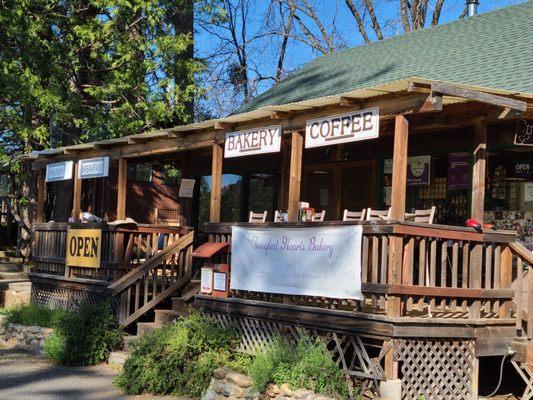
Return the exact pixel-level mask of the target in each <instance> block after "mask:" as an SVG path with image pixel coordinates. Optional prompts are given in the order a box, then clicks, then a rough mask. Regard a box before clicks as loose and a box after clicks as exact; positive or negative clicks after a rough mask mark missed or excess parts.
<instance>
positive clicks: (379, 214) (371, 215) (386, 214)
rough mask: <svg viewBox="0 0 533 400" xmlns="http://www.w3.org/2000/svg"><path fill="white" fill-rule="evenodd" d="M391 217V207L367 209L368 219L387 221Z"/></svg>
mask: <svg viewBox="0 0 533 400" xmlns="http://www.w3.org/2000/svg"><path fill="white" fill-rule="evenodd" d="M389 219H390V207H389V208H388V209H387V210H372V209H371V208H367V209H366V220H367V221H387V220H389Z"/></svg>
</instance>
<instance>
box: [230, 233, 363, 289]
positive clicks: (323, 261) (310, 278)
mask: <svg viewBox="0 0 533 400" xmlns="http://www.w3.org/2000/svg"><path fill="white" fill-rule="evenodd" d="M362 236H363V227H362V226H361V225H350V226H333V227H313V228H312V229H309V228H285V227H266V228H257V227H237V226H234V227H232V242H231V278H230V287H231V289H235V290H244V291H252V292H264V293H278V294H288V295H301V296H319V297H329V298H339V299H361V298H362V294H361V241H362Z"/></svg>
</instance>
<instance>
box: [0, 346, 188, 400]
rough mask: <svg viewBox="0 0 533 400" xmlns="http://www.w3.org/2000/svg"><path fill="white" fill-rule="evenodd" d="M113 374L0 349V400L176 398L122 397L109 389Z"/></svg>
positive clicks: (156, 399)
mask: <svg viewBox="0 0 533 400" xmlns="http://www.w3.org/2000/svg"><path fill="white" fill-rule="evenodd" d="M116 375H117V371H116V370H115V369H113V368H111V367H108V366H107V365H99V366H96V367H60V366H56V365H53V364H50V363H49V362H48V361H47V360H45V359H44V358H42V357H38V356H35V355H33V354H30V353H26V352H21V351H15V350H7V349H2V348H0V400H13V399H17V400H82V399H83V400H104V399H105V400H118V399H127V400H133V399H135V400H149V399H150V400H152V399H153V400H170V399H179V398H177V397H154V396H124V395H122V394H121V393H120V392H118V391H117V390H116V389H114V388H113V379H114V378H115V376H116ZM180 400H183V399H180Z"/></svg>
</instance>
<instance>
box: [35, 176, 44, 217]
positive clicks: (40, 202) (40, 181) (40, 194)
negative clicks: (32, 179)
mask: <svg viewBox="0 0 533 400" xmlns="http://www.w3.org/2000/svg"><path fill="white" fill-rule="evenodd" d="M45 196H46V169H40V170H39V176H38V177H37V210H36V213H35V222H37V223H38V224H39V223H41V222H44V199H45Z"/></svg>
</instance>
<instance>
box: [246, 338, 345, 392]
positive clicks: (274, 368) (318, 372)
mask: <svg viewBox="0 0 533 400" xmlns="http://www.w3.org/2000/svg"><path fill="white" fill-rule="evenodd" d="M248 374H249V375H250V376H251V377H252V379H253V381H254V387H255V389H256V390H257V391H259V392H262V391H264V390H265V388H266V387H267V385H268V384H269V383H275V384H277V385H281V384H283V383H287V384H288V385H289V387H290V388H291V389H298V388H305V389H309V390H312V391H313V392H315V393H319V394H326V395H329V396H335V397H347V396H348V386H347V383H346V379H345V377H344V374H343V373H342V371H341V370H340V369H339V368H338V367H337V365H336V364H335V362H334V361H333V360H332V359H331V357H330V356H329V354H327V353H326V352H325V351H324V349H323V348H322V345H321V344H320V342H319V340H318V339H312V338H311V337H309V336H307V335H305V334H302V335H301V336H300V337H299V339H298V342H297V343H296V346H295V347H293V346H291V345H289V344H288V343H287V342H285V341H283V340H282V339H281V338H277V339H275V340H274V343H273V345H272V346H270V347H269V348H268V349H266V350H265V351H264V352H261V353H259V354H257V355H256V356H255V357H254V358H253V361H252V362H251V364H250V366H249V368H248Z"/></svg>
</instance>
